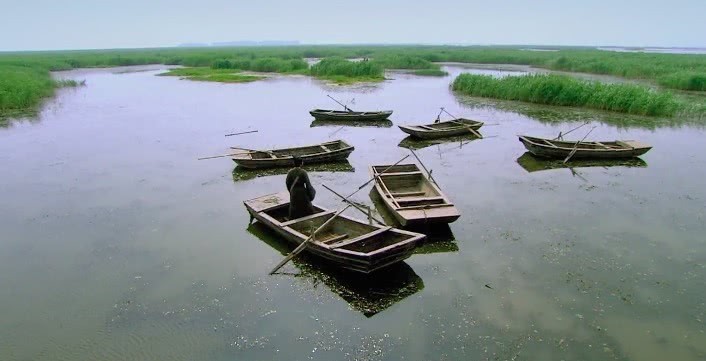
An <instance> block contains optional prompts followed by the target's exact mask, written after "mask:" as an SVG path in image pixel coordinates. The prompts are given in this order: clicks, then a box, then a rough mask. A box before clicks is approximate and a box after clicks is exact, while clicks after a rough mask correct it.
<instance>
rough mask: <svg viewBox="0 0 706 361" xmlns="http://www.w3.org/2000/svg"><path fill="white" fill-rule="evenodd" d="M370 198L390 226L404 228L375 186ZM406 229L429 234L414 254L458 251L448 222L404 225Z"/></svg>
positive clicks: (378, 212)
mask: <svg viewBox="0 0 706 361" xmlns="http://www.w3.org/2000/svg"><path fill="white" fill-rule="evenodd" d="M370 200H371V201H372V202H373V204H374V205H375V207H374V208H375V210H376V211H377V212H376V213H377V214H378V215H380V217H382V220H383V221H385V223H386V224H387V225H388V226H392V227H396V228H402V226H401V225H400V224H399V222H397V220H396V219H395V216H394V215H393V214H392V212H390V210H388V209H387V207H386V206H385V203H384V202H383V200H382V198H381V197H380V195H379V194H378V192H376V191H375V189H374V188H373V189H371V190H370ZM404 229H405V230H408V231H412V232H418V233H423V234H425V235H426V236H427V238H426V240H425V241H424V243H422V244H421V245H419V246H417V248H415V249H414V254H429V253H446V252H458V244H457V243H456V237H455V236H454V234H453V232H452V231H451V227H449V225H448V224H435V225H420V226H414V227H404Z"/></svg>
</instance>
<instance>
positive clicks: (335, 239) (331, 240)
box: [314, 233, 348, 244]
mask: <svg viewBox="0 0 706 361" xmlns="http://www.w3.org/2000/svg"><path fill="white" fill-rule="evenodd" d="M314 238H315V239H316V237H314ZM346 238H348V234H347V233H344V234H337V233H332V234H330V235H329V237H328V238H324V239H316V240H317V241H319V242H321V243H325V244H329V243H335V242H338V241H340V240H343V239H346Z"/></svg>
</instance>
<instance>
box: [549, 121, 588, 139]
mask: <svg viewBox="0 0 706 361" xmlns="http://www.w3.org/2000/svg"><path fill="white" fill-rule="evenodd" d="M586 124H588V122H585V123H583V124H581V125H579V126H578V127H576V128H574V129H571V130H569V131H568V132H566V133H562V132H559V135H558V136H557V137H556V138H554V139H552V140H557V139H559V138H561V137H563V136H565V135H567V134H569V133H571V132H573V131H574V130H576V129H579V128H581V127H583V126H584V125H586Z"/></svg>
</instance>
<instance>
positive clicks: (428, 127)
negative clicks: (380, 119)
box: [398, 118, 483, 139]
mask: <svg viewBox="0 0 706 361" xmlns="http://www.w3.org/2000/svg"><path fill="white" fill-rule="evenodd" d="M482 126H483V122H479V121H477V120H471V119H465V118H458V119H454V120H449V121H445V122H439V123H432V124H425V125H398V127H399V128H400V129H401V130H402V131H403V132H405V133H407V134H409V135H411V136H413V137H415V138H419V139H436V138H445V137H453V136H456V135H464V134H469V133H471V134H472V133H473V132H471V131H470V130H469V129H468V128H471V129H473V130H475V131H478V129H480V127H482Z"/></svg>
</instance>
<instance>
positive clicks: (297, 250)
mask: <svg viewBox="0 0 706 361" xmlns="http://www.w3.org/2000/svg"><path fill="white" fill-rule="evenodd" d="M350 207H351V205H350V204H349V205H347V206H346V207H345V208H343V209H341V210H340V211H338V212H336V213H335V214H334V215H333V216H332V217H331V218H329V219H328V220H327V221H326V222H324V224H322V225H321V226H319V228H317V229H316V230H315V231H313V232H311V235H309V238H307V239H306V240H304V242H302V243H301V244H300V245H299V246H298V247H297V248H295V249H294V251H292V253H290V254H289V255H288V256H287V257H285V258H284V259H283V260H282V261H281V262H280V263H278V264H277V266H275V268H273V269H272V271H270V274H273V273H275V272H277V270H279V269H280V268H282V266H284V265H285V264H287V262H289V261H290V260H291V259H292V258H294V257H295V256H296V255H298V254H299V253H301V251H303V250H304V248H306V246H307V244H309V242H310V241H311V240H312V239H314V235H315V234H316V232H318V231H320V230H321V229H323V228H324V227H326V226H328V224H329V223H331V221H333V220H334V218H336V217H338V215H339V214H341V213H343V211H345V210H346V209H348V208H350Z"/></svg>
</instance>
